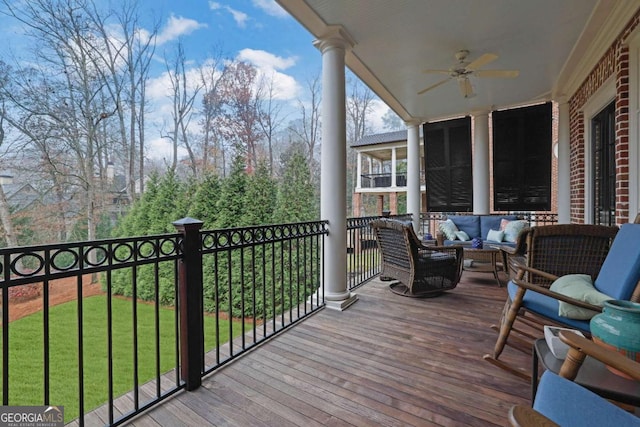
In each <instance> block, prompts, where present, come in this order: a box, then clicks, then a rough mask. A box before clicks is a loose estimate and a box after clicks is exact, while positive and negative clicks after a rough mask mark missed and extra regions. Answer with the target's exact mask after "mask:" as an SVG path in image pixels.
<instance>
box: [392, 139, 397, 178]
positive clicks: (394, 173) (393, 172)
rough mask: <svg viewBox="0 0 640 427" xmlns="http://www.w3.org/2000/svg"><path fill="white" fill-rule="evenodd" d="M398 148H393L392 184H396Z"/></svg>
mask: <svg viewBox="0 0 640 427" xmlns="http://www.w3.org/2000/svg"><path fill="white" fill-rule="evenodd" d="M396 160H397V158H396V148H395V147H393V148H392V149H391V186H392V187H395V186H396Z"/></svg>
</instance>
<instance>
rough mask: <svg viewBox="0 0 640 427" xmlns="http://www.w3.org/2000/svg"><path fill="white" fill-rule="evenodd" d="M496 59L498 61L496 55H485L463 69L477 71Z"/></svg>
mask: <svg viewBox="0 0 640 427" xmlns="http://www.w3.org/2000/svg"><path fill="white" fill-rule="evenodd" d="M496 59H498V55H496V54H495V53H485V54H484V55H482V56H481V57H480V58H478V59H476V60H475V61H473V62H472V63H470V64H469V65H467V66H466V67H465V68H466V69H467V70H470V71H473V70H477V69H478V68H480V67H482V66H485V65H487V64H488V63H489V62H493V61H495V60H496Z"/></svg>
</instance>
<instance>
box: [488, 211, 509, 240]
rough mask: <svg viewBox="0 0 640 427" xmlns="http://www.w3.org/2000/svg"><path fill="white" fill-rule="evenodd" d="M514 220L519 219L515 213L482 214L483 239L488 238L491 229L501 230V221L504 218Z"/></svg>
mask: <svg viewBox="0 0 640 427" xmlns="http://www.w3.org/2000/svg"><path fill="white" fill-rule="evenodd" d="M503 219H506V220H509V221H513V220H514V219H517V216H515V215H480V234H479V236H480V237H482V240H487V235H488V234H489V230H500V222H501V221H502V220H503Z"/></svg>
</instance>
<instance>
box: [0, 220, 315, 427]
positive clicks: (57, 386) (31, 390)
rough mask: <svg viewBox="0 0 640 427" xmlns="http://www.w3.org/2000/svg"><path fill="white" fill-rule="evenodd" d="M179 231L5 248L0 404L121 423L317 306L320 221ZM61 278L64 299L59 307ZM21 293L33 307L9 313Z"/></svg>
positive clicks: (192, 224)
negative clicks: (67, 297)
mask: <svg viewBox="0 0 640 427" xmlns="http://www.w3.org/2000/svg"><path fill="white" fill-rule="evenodd" d="M174 225H175V226H176V228H177V229H178V230H179V231H180V233H171V234H163V235H156V236H145V237H132V238H122V239H110V240H99V241H93V242H78V243H67V244H53V245H41V246H30V247H17V248H5V249H0V286H1V291H2V295H1V298H0V300H1V302H2V307H1V308H2V314H1V315H0V318H1V319H2V325H3V328H2V340H1V344H2V349H1V355H2V372H1V373H2V379H1V382H2V389H1V392H2V395H1V400H2V404H3V405H63V406H64V407H65V418H66V421H70V419H76V421H77V423H78V424H79V425H81V426H82V425H93V424H94V423H96V422H100V423H101V424H108V425H119V424H122V423H124V422H126V421H128V420H130V419H131V418H132V417H134V416H135V415H136V414H138V413H140V412H141V411H143V410H145V409H147V408H149V407H151V406H153V405H155V404H157V403H159V402H160V401H162V400H164V399H165V398H167V397H168V396H170V395H172V394H173V393H175V392H177V391H179V390H181V389H183V388H186V389H189V390H191V389H194V388H196V387H198V386H199V385H200V382H201V378H202V376H203V375H205V374H207V373H209V372H211V371H213V370H214V369H216V368H218V367H220V366H222V365H223V364H225V363H227V362H228V361H230V360H232V359H233V358H235V357H237V356H239V355H241V354H242V353H243V352H245V351H246V350H249V349H250V348H252V347H253V346H255V345H256V344H258V343H259V342H261V341H263V340H264V339H266V338H267V337H269V336H272V335H274V334H275V333H278V332H280V331H282V330H284V329H285V328H287V327H289V326H291V325H293V324H295V323H296V322H298V321H300V320H301V319H303V318H304V317H306V316H308V315H310V314H311V313H313V312H314V311H317V310H318V309H319V308H322V307H323V305H324V288H323V284H322V282H321V277H322V274H321V253H322V242H323V239H324V236H325V234H326V233H327V231H326V222H322V221H317V222H307V223H296V224H281V225H271V226H259V227H246V228H235V229H226V230H210V231H201V230H200V228H201V226H202V223H201V222H200V221H197V220H193V219H190V218H185V219H183V220H180V221H176V222H175V223H174ZM60 286H65V287H67V288H69V289H70V291H71V293H72V295H73V297H72V298H71V301H70V302H68V303H67V304H61V305H56V300H55V298H54V297H53V295H54V294H56V295H57V293H58V290H59V289H60ZM89 289H93V290H97V291H96V292H91V294H92V295H91V296H90V295H89V293H90V292H89ZM93 294H97V295H93ZM27 295H30V296H31V299H30V301H33V302H35V303H38V304H39V306H40V309H39V310H38V311H37V312H36V313H35V314H33V315H32V316H28V317H25V318H22V319H19V320H17V319H16V317H17V316H16V314H17V310H18V309H17V307H18V305H17V304H18V303H19V302H20V301H21V300H22V299H24V298H27ZM100 405H104V406H102V407H101V409H100V410H99V411H97V412H96V411H92V410H93V409H94V408H96V407H97V406H100Z"/></svg>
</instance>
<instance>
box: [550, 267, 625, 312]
mask: <svg viewBox="0 0 640 427" xmlns="http://www.w3.org/2000/svg"><path fill="white" fill-rule="evenodd" d="M549 289H550V290H552V291H553V292H557V293H559V294H562V295H565V296H568V297H571V298H573V299H575V300H578V301H584V302H586V303H589V304H593V305H597V306H600V307H602V306H603V303H604V302H605V301H608V300H610V299H612V298H611V297H610V296H609V295H606V294H603V293H602V292H600V291H598V290H597V289H596V288H595V287H594V286H593V281H592V280H591V276H589V275H588V274H567V275H565V276H562V277H559V278H558V279H556V281H555V282H553V283H552V284H551V287H550V288H549ZM596 314H598V312H597V311H593V310H589V309H588V308H582V307H578V306H577V305H573V304H569V303H567V302H564V301H559V304H558V316H562V317H568V318H570V319H578V320H589V319H591V318H592V317H593V316H595V315H596Z"/></svg>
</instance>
